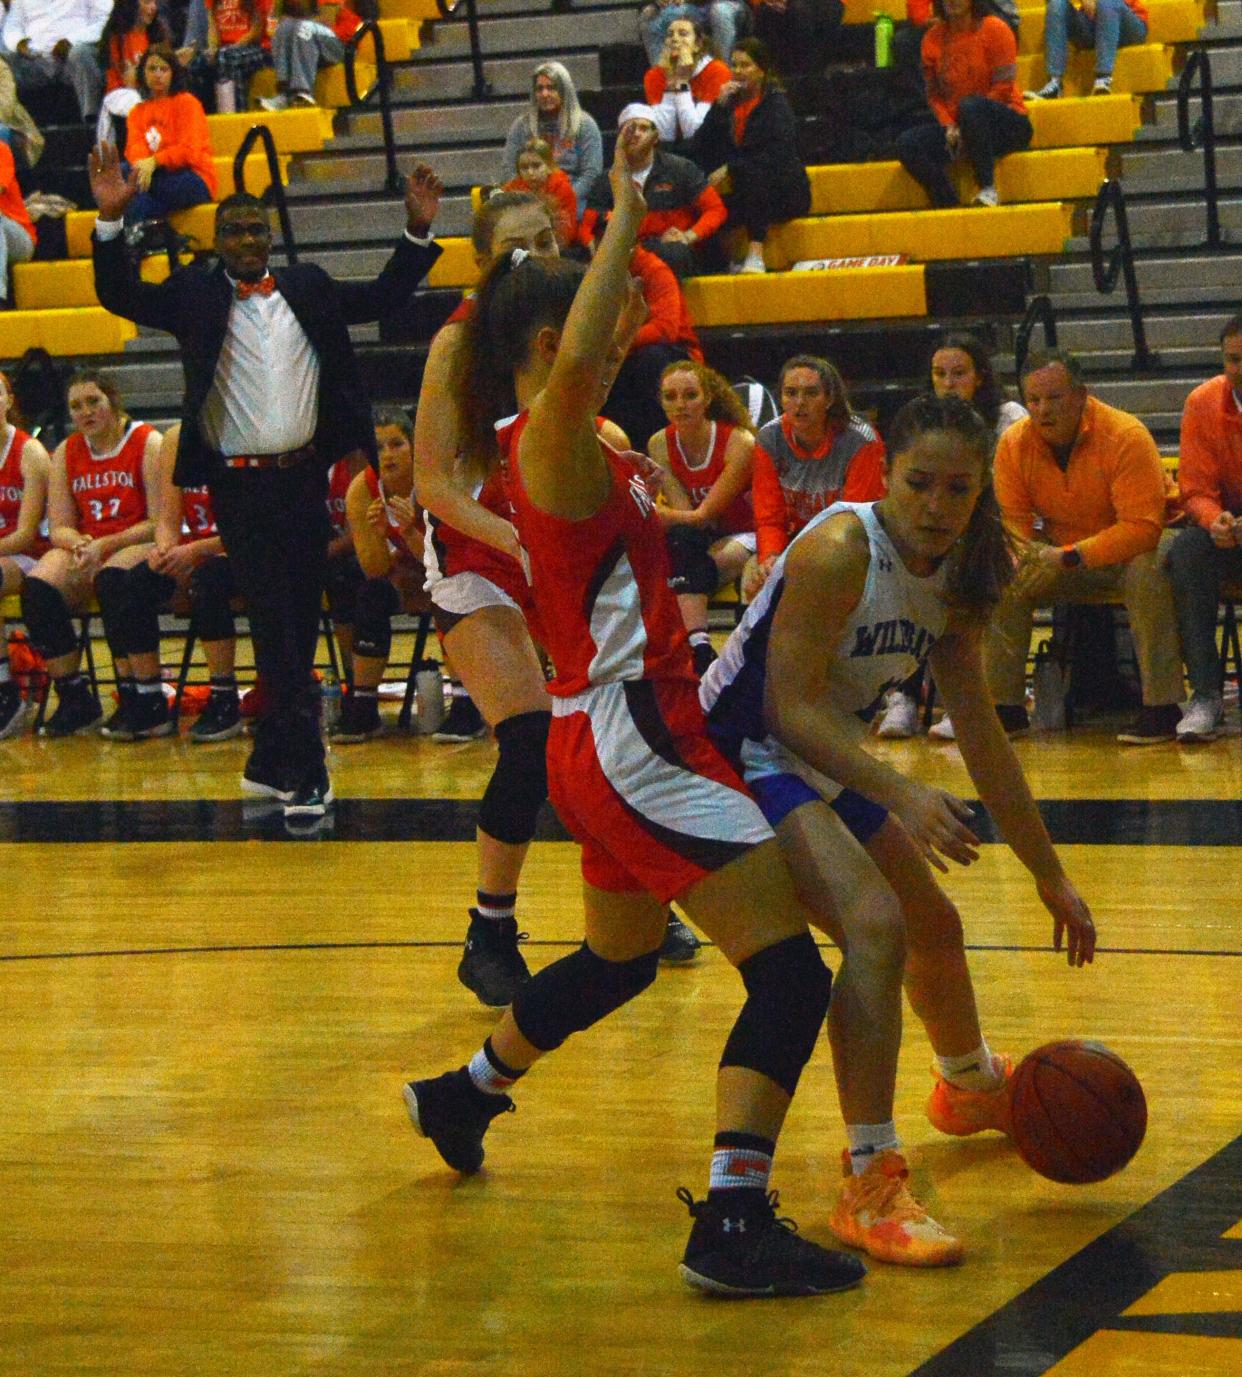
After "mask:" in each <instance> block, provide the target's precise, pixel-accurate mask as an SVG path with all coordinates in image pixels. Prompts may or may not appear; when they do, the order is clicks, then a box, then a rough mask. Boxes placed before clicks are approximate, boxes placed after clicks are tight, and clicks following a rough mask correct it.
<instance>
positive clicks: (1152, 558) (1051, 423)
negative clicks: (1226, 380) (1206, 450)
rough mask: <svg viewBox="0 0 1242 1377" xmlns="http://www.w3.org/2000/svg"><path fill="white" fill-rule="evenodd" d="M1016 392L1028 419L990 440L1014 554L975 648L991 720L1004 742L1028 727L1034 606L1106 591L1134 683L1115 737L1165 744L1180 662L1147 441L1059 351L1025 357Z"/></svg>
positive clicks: (1161, 491)
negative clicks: (1134, 659)
mask: <svg viewBox="0 0 1242 1377" xmlns="http://www.w3.org/2000/svg"><path fill="white" fill-rule="evenodd" d="M1022 385H1023V392H1024V395H1025V401H1026V406H1027V409H1028V410H1029V411H1030V413H1031V414H1030V416H1029V417H1028V418H1027V419H1026V420H1024V421H1018V422H1017V423H1016V424H1015V425H1012V426H1010V428H1009V429H1008V430H1007V431H1006V432H1005V434H1004V435H1003V436H1001V439H1000V443H999V444H998V445H997V449H996V462H995V466H994V473H995V477H994V480H993V481H994V483H995V486H996V498H997V501H998V502H999V503H1000V508H1001V514H1002V516H1003V517H1004V521H1005V525H1006V527H1007V528H1008V530H1009V531H1010V533H1011V534H1012V535H1013V536H1014V537H1015V539H1016V540H1017V541H1018V542H1019V547H1020V557H1019V564H1018V575H1017V578H1016V579H1015V580H1014V582H1013V583H1012V584H1011V585H1010V587H1009V589H1008V590H1007V591H1006V593H1005V595H1004V597H1003V598H1002V599H1001V602H1000V605H999V606H998V607H997V609H996V613H995V616H994V617H993V619H992V624H991V626H990V627H989V628H988V632H987V637H986V641H985V650H984V656H985V662H986V666H987V674H988V683H989V685H990V687H991V690H992V696H993V699H994V700H995V702H996V711H997V713H998V715H999V716H1000V719H1001V721H1002V723H1003V724H1004V726H1005V729H1006V730H1007V731H1009V732H1011V733H1012V732H1017V731H1024V730H1025V729H1026V728H1027V727H1028V726H1029V722H1028V720H1027V715H1026V708H1025V707H1024V706H1023V700H1024V698H1025V693H1026V657H1027V653H1028V651H1029V649H1030V643H1031V619H1032V615H1033V613H1034V611H1035V609H1036V608H1037V607H1044V606H1047V605H1048V604H1049V603H1055V602H1074V601H1075V600H1077V599H1079V598H1083V597H1087V596H1090V595H1094V594H1098V593H1116V594H1118V595H1119V596H1120V597H1121V599H1122V600H1123V601H1124V603H1125V606H1126V611H1127V612H1128V613H1129V617H1130V630H1131V634H1132V635H1133V637H1134V645H1135V650H1136V653H1137V656H1138V663H1139V677H1140V679H1141V680H1142V686H1143V707H1142V710H1141V712H1140V713H1139V716H1138V719H1137V721H1135V722H1134V723H1133V725H1132V726H1131V727H1129V728H1128V729H1127V730H1126V731H1124V732H1122V733H1121V734H1120V735H1119V736H1118V738H1117V739H1118V740H1119V741H1123V742H1127V743H1129V744H1130V745H1136V746H1142V745H1151V744H1154V743H1156V742H1160V741H1172V740H1173V738H1174V736H1175V734H1176V731H1177V724H1178V721H1179V720H1180V717H1181V713H1180V710H1179V708H1178V706H1177V704H1178V701H1179V700H1180V699H1181V697H1182V663H1181V651H1180V647H1179V644H1178V639H1177V620H1176V615H1175V613H1174V609H1173V593H1172V589H1171V587H1170V585H1169V579H1168V576H1167V574H1166V573H1165V571H1164V568H1163V567H1162V564H1161V560H1160V555H1159V552H1158V548H1157V547H1158V546H1159V544H1160V539H1161V534H1162V532H1163V530H1164V503H1165V488H1164V470H1163V467H1162V465H1161V462H1160V454H1159V452H1158V451H1157V449H1156V445H1155V441H1154V440H1152V438H1151V435H1150V434H1149V433H1148V431H1147V429H1146V427H1145V426H1144V425H1143V424H1142V422H1141V421H1139V420H1138V419H1137V418H1136V417H1134V416H1130V415H1128V414H1127V413H1126V412H1124V411H1119V410H1117V409H1116V408H1115V407H1111V406H1108V405H1106V404H1105V403H1104V402H1102V401H1100V400H1099V399H1098V398H1096V397H1092V396H1089V395H1088V392H1087V388H1086V385H1085V383H1084V382H1083V378H1082V372H1081V369H1080V368H1079V366H1078V363H1077V361H1076V360H1075V359H1074V358H1073V356H1072V355H1070V354H1067V353H1064V352H1060V351H1053V352H1049V353H1044V354H1034V355H1032V356H1031V357H1030V358H1029V359H1028V360H1027V363H1026V366H1025V368H1024V369H1023V372H1022ZM1037 521H1038V522H1039V530H1038V533H1037V531H1036V522H1037Z"/></svg>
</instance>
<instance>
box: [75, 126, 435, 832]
mask: <svg viewBox="0 0 1242 1377" xmlns="http://www.w3.org/2000/svg"><path fill="white" fill-rule="evenodd" d="M91 189H92V191H93V192H94V195H95V201H96V204H97V205H98V206H99V220H98V221H97V222H96V226H95V236H94V258H95V290H96V293H97V294H98V296H99V300H100V301H101V302H102V303H103V305H104V306H106V307H107V308H108V310H110V311H113V312H114V313H115V314H117V315H119V316H124V317H126V318H127V319H129V320H133V321H135V322H137V323H138V324H140V325H147V326H153V327H155V328H157V329H161V330H167V331H169V333H171V334H173V335H175V336H176V338H177V342H178V343H179V344H180V346H181V354H182V364H183V367H184V369H185V381H186V388H185V400H184V405H183V409H182V430H181V443H180V449H179V453H178V456H177V469H176V481H177V484H178V485H179V486H181V487H193V486H199V485H202V484H206V485H207V487H208V488H209V489H210V492H211V498H212V505H213V507H214V509H215V515H216V521H217V523H218V525H219V528H220V534H221V536H222V537H223V539H224V545H225V549H226V550H227V551H228V555H229V559H230V561H231V562H232V564H233V568H234V573H235V578H236V582H237V586H238V589H239V591H240V592H241V593H242V595H243V596H244V597H245V599H246V602H247V606H248V611H249V616H250V626H251V633H252V636H253V640H254V648H255V659H256V662H257V664H258V667H259V671H260V673H261V675H262V677H263V682H264V685H265V689H266V691H267V693H268V695H269V701H270V707H269V710H268V711H267V712H265V713H264V715H263V716H262V718H261V719H260V721H259V723H258V724H257V726H256V730H255V740H254V749H253V751H252V752H251V755H250V759H249V760H248V761H247V763H246V770H245V774H244V776H243V780H242V788H243V789H244V790H245V791H246V792H248V793H252V794H258V795H261V796H266V797H269V798H276V799H279V800H280V801H281V802H282V803H283V804H284V806H285V813H286V816H287V817H298V816H303V817H315V816H318V815H322V814H323V813H324V811H325V810H326V808H327V806H328V805H329V804H330V803H331V802H332V788H331V782H330V781H329V779H328V774H327V769H326V766H325V762H324V752H323V742H322V739H321V737H320V733H319V720H318V696H317V693H316V690H315V683H314V675H313V669H314V658H315V647H316V644H317V643H318V637H319V615H320V605H321V601H322V597H323V586H324V575H325V569H326V563H327V545H328V534H329V528H328V516H327V508H326V505H325V502H326V496H327V473H328V469H329V468H330V467H331V466H332V465H333V464H334V463H335V462H336V461H337V460H338V459H341V458H344V457H345V456H349V455H358V456H360V457H373V456H374V453H375V437H374V430H373V428H372V425H371V409H370V405H369V401H368V398H367V395H366V392H365V390H364V388H363V386H362V383H361V380H360V378H359V375H358V367H357V362H356V360H355V358H354V353H353V349H352V347H351V345H350V339H349V328H348V327H349V326H350V325H351V324H357V323H361V322H363V321H371V320H376V319H378V318H379V316H380V315H381V314H384V313H386V312H389V311H392V310H393V309H395V308H397V307H399V306H400V305H401V304H402V303H404V302H405V301H406V300H408V299H409V297H410V295H411V294H412V293H413V291H414V289H415V287H417V285H418V284H419V282H420V281H421V280H422V279H423V277H424V276H425V275H426V273H427V271H428V270H429V269H430V267H431V265H432V264H433V263H434V262H435V261H436V259H437V258H438V257H439V255H440V249H439V247H438V246H437V245H436V244H434V243H433V242H432V239H431V232H430V231H431V222H432V220H433V218H434V216H435V213H436V210H437V209H438V207H439V202H440V195H441V192H442V190H443V188H442V186H441V183H440V181H439V179H438V178H437V177H436V176H435V174H434V173H433V172H432V171H431V170H430V169H429V168H427V167H423V166H420V167H418V168H416V169H415V170H414V172H413V173H412V174H411V175H410V179H409V183H408V186H407V188H406V195H405V204H406V213H407V217H408V218H407V227H406V233H405V235H404V237H403V238H402V239H401V240H400V241H399V243H398V244H397V247H396V250H395V251H394V253H393V255H392V257H391V258H390V259H389V261H388V263H387V264H386V266H385V267H384V269H383V271H382V272H381V273H380V275H379V277H378V278H376V279H375V281H374V282H338V281H335V280H334V279H333V278H331V277H329V276H328V274H327V273H325V272H324V271H323V269H322V268H318V267H316V266H314V265H313V264H309V263H307V264H291V265H289V266H288V267H285V268H277V269H276V270H275V271H274V272H269V270H268V259H269V256H270V253H271V247H272V244H271V228H270V225H269V224H268V218H267V212H266V211H265V210H264V208H263V205H262V203H261V202H260V201H258V200H257V199H256V198H255V197H253V196H245V195H235V196H230V197H228V198H227V199H226V200H224V201H222V202H221V203H220V206H219V207H218V209H217V212H216V252H217V254H218V255H219V259H220V261H219V263H218V264H217V265H216V266H215V267H212V268H199V267H193V268H187V269H185V270H183V271H181V272H177V273H174V274H173V275H172V276H171V277H170V278H169V279H168V280H167V281H166V282H162V283H160V284H158V285H155V284H151V283H147V282H143V281H142V280H141V279H140V278H139V276H138V273H137V270H136V268H135V266H134V265H133V264H132V263H131V261H130V259H129V257H128V255H127V253H126V250H125V245H124V240H123V238H122V216H123V214H124V211H125V207H126V206H127V205H128V204H129V201H130V199H131V197H132V196H133V195H134V193H135V191H136V189H137V185H136V180H135V178H134V176H133V174H132V173H131V175H130V176H129V177H128V178H126V177H125V176H124V174H123V173H122V170H121V167H120V161H119V156H118V154H117V152H116V150H115V149H114V148H113V147H112V146H111V145H108V144H105V145H101V146H100V147H99V148H97V149H96V150H95V151H94V152H93V153H92V154H91Z"/></svg>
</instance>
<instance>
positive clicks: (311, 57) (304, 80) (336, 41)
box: [259, 0, 345, 110]
mask: <svg viewBox="0 0 1242 1377" xmlns="http://www.w3.org/2000/svg"><path fill="white" fill-rule="evenodd" d="M280 10H281V13H280V22H279V23H278V24H277V25H276V32H275V33H274V34H273V35H272V64H273V66H274V67H275V68H276V95H274V96H268V97H267V98H266V99H265V100H261V101H260V102H259V104H260V105H261V106H262V107H263V108H264V109H265V110H286V109H288V108H289V107H290V106H291V105H314V104H315V77H316V75H317V74H318V72H319V69H320V67H331V66H332V65H333V64H334V63H337V62H344V61H345V44H344V43H343V42H342V41H341V39H340V38H339V37H338V36H337V35H336V34H335V33H334V32H333V31H332V30H331V29H330V28H329V27H328V26H327V25H326V24H321V23H320V22H319V20H318V19H317V18H316V16H317V15H318V13H319V0H281V7H280Z"/></svg>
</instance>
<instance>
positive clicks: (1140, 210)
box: [1065, 199, 1242, 253]
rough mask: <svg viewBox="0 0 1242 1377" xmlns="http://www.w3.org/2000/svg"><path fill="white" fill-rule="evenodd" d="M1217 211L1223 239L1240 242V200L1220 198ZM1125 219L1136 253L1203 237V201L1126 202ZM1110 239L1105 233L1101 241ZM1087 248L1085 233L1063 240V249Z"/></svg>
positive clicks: (1189, 244)
mask: <svg viewBox="0 0 1242 1377" xmlns="http://www.w3.org/2000/svg"><path fill="white" fill-rule="evenodd" d="M1217 210H1218V213H1219V215H1220V226H1221V230H1222V232H1223V233H1224V236H1225V239H1226V241H1232V242H1234V243H1236V244H1239V245H1242V201H1240V200H1237V199H1234V200H1221V201H1219V202H1218V203H1217ZM1126 219H1127V222H1128V223H1129V226H1130V242H1131V244H1132V245H1133V247H1134V249H1135V250H1136V251H1137V252H1139V253H1146V252H1151V251H1153V250H1155V249H1197V248H1201V247H1202V246H1203V245H1204V243H1205V242H1206V240H1207V203H1206V202H1205V201H1153V202H1149V203H1145V204H1142V203H1140V204H1135V203H1133V202H1130V203H1128V205H1127V207H1126ZM1110 242H1112V241H1111V239H1109V238H1108V237H1107V236H1106V239H1105V243H1106V244H1107V243H1110ZM1090 247H1091V245H1090V241H1089V240H1088V239H1087V238H1086V237H1085V236H1077V237H1075V238H1073V239H1070V240H1067V241H1066V245H1065V252H1066V253H1088V252H1089V251H1090Z"/></svg>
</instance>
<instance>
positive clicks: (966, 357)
mask: <svg viewBox="0 0 1242 1377" xmlns="http://www.w3.org/2000/svg"><path fill="white" fill-rule="evenodd" d="M928 372H929V374H930V378H931V390H932V393H933V395H935V396H937V397H960V398H961V400H962V401H964V402H968V403H969V404H970V405H971V406H973V407H974V409H975V410H976V411H977V412H978V413H979V415H980V416H982V417H983V419H984V420H985V421H986V422H987V423H988V425H989V426H991V428H992V434H993V435H994V436H995V437H996V439H997V440H999V439H1000V437H1001V436H1002V435H1003V434H1004V433H1005V431H1007V430H1008V429H1009V427H1010V426H1011V425H1013V424H1015V422H1017V421H1021V420H1025V419H1026V416H1027V414H1028V413H1027V409H1026V407H1024V406H1023V405H1022V403H1021V402H1015V401H1013V400H1012V398H1009V397H1007V396H1006V395H1005V389H1004V388H1003V387H1002V386H1001V384H1000V382H999V381H998V380H997V377H996V372H995V369H994V368H993V367H992V356H991V354H989V353H988V351H987V349H985V348H984V346H983V344H982V343H980V341H979V340H978V339H976V338H975V336H974V335H968V334H951V335H946V336H945V337H944V339H942V340H941V341H940V343H939V344H938V345H937V346H936V348H935V351H934V352H933V354H932V356H931V363H930V365H929V368H928ZM925 669H926V667H924V669H921V670H919V672H918V674H916V675H915V676H914V677H913V678H912V679H910V680H909V681H908V682H907V683H905V684H902V685H901V687H900V688H895V689H893V690H892V692H891V693H890V694H889V695H888V701H887V703H886V705H885V709H884V716H883V717H882V718H881V719H880V723H879V726H878V727H877V728H876V735H877V736H880V737H883V738H884V739H885V740H889V741H900V740H905V739H906V738H907V737H911V736H915V735H917V733H918V729H919V698H920V696H921V694H922V688H923V682H924V679H925V677H926V674H925Z"/></svg>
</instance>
